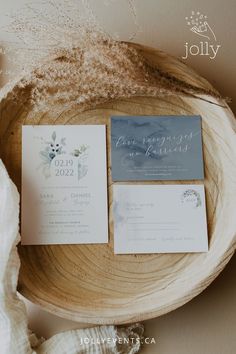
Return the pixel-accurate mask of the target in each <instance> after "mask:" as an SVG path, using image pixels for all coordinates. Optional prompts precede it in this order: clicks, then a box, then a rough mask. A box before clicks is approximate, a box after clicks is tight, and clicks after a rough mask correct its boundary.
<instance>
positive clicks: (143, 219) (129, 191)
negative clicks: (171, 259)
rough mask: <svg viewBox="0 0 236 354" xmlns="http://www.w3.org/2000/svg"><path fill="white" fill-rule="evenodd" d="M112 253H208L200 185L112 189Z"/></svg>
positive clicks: (133, 186) (128, 186)
mask: <svg viewBox="0 0 236 354" xmlns="http://www.w3.org/2000/svg"><path fill="white" fill-rule="evenodd" d="M113 221H114V248H115V253H117V254H120V253H179V252H206V251H207V250H208V237H207V219H206V207H205V192H204V186H203V185H196V184H195V185H189V184H182V185H137V184H135V185H114V186H113Z"/></svg>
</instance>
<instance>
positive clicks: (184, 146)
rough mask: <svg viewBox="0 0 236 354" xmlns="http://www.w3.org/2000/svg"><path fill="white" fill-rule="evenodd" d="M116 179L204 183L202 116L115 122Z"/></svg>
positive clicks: (112, 131) (113, 172)
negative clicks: (197, 180)
mask: <svg viewBox="0 0 236 354" xmlns="http://www.w3.org/2000/svg"><path fill="white" fill-rule="evenodd" d="M111 141H112V179H113V181H132V180H192V179H203V178H204V170H203V156H202V136H201V117H200V116H158V117H157V116H142V117H141V116H140V117H126V116H117V117H112V118H111Z"/></svg>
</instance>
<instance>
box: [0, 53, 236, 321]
mask: <svg viewBox="0 0 236 354" xmlns="http://www.w3.org/2000/svg"><path fill="white" fill-rule="evenodd" d="M142 51H143V54H144V55H145V56H147V57H148V58H149V59H150V60H152V61H153V62H154V63H158V65H159V66H161V67H162V68H163V69H165V70H168V71H169V72H170V73H172V74H174V75H175V76H177V77H179V78H182V79H184V80H186V81H187V82H190V83H193V84H195V85H198V86H201V87H210V85H209V83H207V81H205V80H204V79H203V78H201V77H199V76H198V75H197V74H196V73H194V72H193V71H192V70H191V69H189V68H188V67H187V66H185V65H184V64H183V63H181V62H180V61H179V60H177V59H175V58H173V57H171V56H168V55H166V54H164V53H161V52H159V51H157V50H152V49H148V48H143V49H142ZM13 87H14V84H13V85H12V87H11V88H8V89H7V88H5V90H4V91H2V92H0V95H1V96H2V97H1V96H0V99H1V100H0V112H1V116H0V117H1V118H0V141H1V150H0V151H1V158H2V160H3V162H4V163H5V165H6V167H7V169H8V171H9V174H10V176H11V178H12V179H13V181H14V182H15V183H16V185H17V187H18V190H20V188H21V187H20V186H21V126H22V124H99V123H101V124H106V125H107V127H108V129H107V139H108V166H109V168H108V175H109V177H108V178H109V206H110V213H109V220H110V242H109V244H107V245H53V246H19V254H20V259H21V269H20V275H19V291H20V292H21V293H22V294H23V295H24V296H25V297H27V298H28V299H29V300H31V301H33V302H34V303H36V304H39V305H41V306H42V307H43V308H44V309H46V310H48V311H50V312H53V313H56V314H57V315H59V316H62V317H65V318H68V319H71V320H77V321H80V322H86V323H97V324H115V323H117V324H121V323H127V322H132V321H139V320H145V319H149V318H153V317H156V316H160V315H162V314H164V313H167V312H169V311H171V310H174V309H175V308H177V307H179V306H181V305H183V304H184V303H186V302H187V301H189V300H190V299H192V298H193V297H194V296H196V295H197V294H199V293H200V292H201V291H202V290H203V289H205V288H206V287H207V286H208V285H209V284H210V283H211V282H212V281H213V279H214V278H215V277H216V276H217V275H218V274H219V273H220V271H221V270H222V269H223V268H224V266H225V265H226V264H227V262H228V261H229V259H230V257H231V256H232V254H233V252H234V249H235V231H236V217H235V200H236V139H235V132H234V129H235V121H234V117H233V114H232V112H231V111H230V109H229V108H228V109H223V108H221V107H218V106H215V105H211V104H208V103H206V102H203V101H201V100H198V99H192V98H186V97H177V96H174V95H173V96H171V97H166V98H160V99H157V98H141V97H137V98H131V99H123V100H119V101H111V102H108V103H106V104H103V105H101V106H99V107H97V108H96V109H93V110H90V111H86V112H84V113H80V114H78V113H77V112H76V111H74V112H65V113H64V114H62V115H60V116H58V117H57V119H56V120H55V119H54V120H53V121H52V119H50V112H48V114H43V115H42V114H37V115H35V117H34V119H31V118H29V111H30V106H29V104H28V93H27V92H25V93H24V95H23V96H22V99H21V101H22V104H21V105H19V104H17V105H16V104H15V102H14V98H13V97H12V95H9V94H8V95H7V90H8V91H9V92H12V89H13ZM3 96H5V97H4V98H3ZM116 114H119V115H122V114H124V115H169V114H171V115H175V114H176V115H178V114H200V115H201V116H202V119H203V142H204V159H205V175H206V178H205V180H204V184H205V187H206V197H207V214H208V230H209V247H210V248H209V252H208V253H200V254H188V253H186V254H150V255H114V253H113V224H112V213H111V204H112V182H111V174H110V139H109V130H110V123H109V118H110V116H111V115H116ZM156 183H157V184H158V183H160V182H156ZM164 183H165V182H164ZM168 183H174V182H168ZM183 183H187V182H184V181H183ZM196 183H197V182H196ZM198 183H199V182H198Z"/></svg>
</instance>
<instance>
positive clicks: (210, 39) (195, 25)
mask: <svg viewBox="0 0 236 354" xmlns="http://www.w3.org/2000/svg"><path fill="white" fill-rule="evenodd" d="M185 20H186V23H187V25H188V27H189V29H190V31H191V32H193V33H195V34H196V36H198V37H199V39H200V41H199V43H197V44H189V43H188V42H186V43H185V45H184V47H185V55H184V56H182V59H187V58H188V57H189V56H190V55H191V56H196V55H201V56H208V57H209V58H210V59H215V57H216V55H217V53H218V51H219V49H220V47H221V45H220V44H217V39H216V35H215V33H214V31H213V29H212V27H211V26H210V24H209V22H208V17H207V16H206V15H203V14H202V13H200V12H199V11H198V12H195V11H192V12H191V15H190V16H189V17H185Z"/></svg>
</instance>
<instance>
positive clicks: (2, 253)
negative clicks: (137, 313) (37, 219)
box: [0, 160, 143, 354]
mask: <svg viewBox="0 0 236 354" xmlns="http://www.w3.org/2000/svg"><path fill="white" fill-rule="evenodd" d="M18 224H19V194H18V192H17V189H16V187H15V185H14V184H13V183H12V181H11V180H10V178H9V176H8V174H7V171H6V169H5V167H4V165H3V163H2V161H1V160H0V240H1V247H0V353H1V354H28V353H30V354H36V353H37V354H46V353H47V354H100V353H101V354H106V353H112V354H113V353H120V354H126V353H127V354H128V353H129V354H134V353H137V352H138V351H139V349H140V343H141V339H142V335H143V327H142V325H139V324H137V325H136V324H135V325H133V326H130V327H127V328H116V327H114V326H101V327H94V328H89V329H79V330H72V331H68V332H63V333H60V334H57V335H54V336H53V337H52V338H50V339H48V340H46V341H43V342H42V340H38V339H37V337H36V336H35V335H34V334H32V333H31V332H30V331H29V330H28V326H27V314H26V308H25V304H24V302H23V301H22V300H20V298H19V296H18V294H17V291H16V287H17V280H18V273H19V267H20V259H19V256H18V253H17V248H16V245H17V243H18V242H19V241H20V235H19V232H18ZM123 338H126V340H125V341H124V340H122V339H123ZM129 339H130V340H129ZM131 339H132V340H131ZM134 339H135V340H134Z"/></svg>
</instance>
